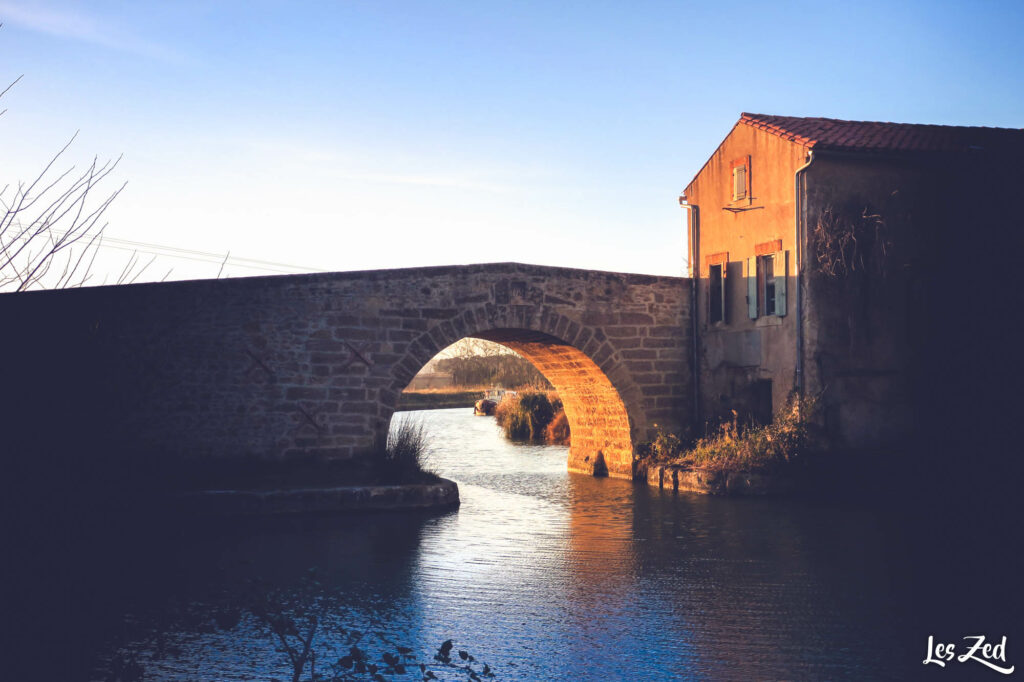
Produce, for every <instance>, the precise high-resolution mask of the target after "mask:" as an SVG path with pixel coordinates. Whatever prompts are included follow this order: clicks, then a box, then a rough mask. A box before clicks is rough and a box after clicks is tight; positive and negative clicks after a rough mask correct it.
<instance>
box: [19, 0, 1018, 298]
mask: <svg viewBox="0 0 1024 682" xmlns="http://www.w3.org/2000/svg"><path fill="white" fill-rule="evenodd" d="M0 21H2V22H3V27H2V28H0V84H2V85H0V89H2V88H3V87H4V86H5V85H6V84H7V83H9V82H11V81H13V80H14V79H15V78H17V77H18V76H21V75H23V76H24V77H23V78H22V80H21V81H19V82H18V83H17V85H16V86H15V87H14V88H13V89H12V90H11V91H10V92H8V93H7V95H5V96H4V98H3V100H2V101H0V109H2V108H6V109H7V112H6V113H5V114H3V116H2V117H0V187H3V185H5V184H7V183H12V182H15V183H16V182H17V181H18V180H24V179H27V178H30V177H34V176H35V175H36V174H37V173H38V172H39V171H40V170H41V169H42V168H43V167H44V166H45V165H46V163H47V162H48V161H49V159H50V157H51V156H52V155H53V154H54V153H55V152H56V151H57V150H58V149H60V148H61V146H63V144H64V143H65V142H66V141H67V140H68V139H69V138H70V137H71V136H72V135H73V134H74V133H75V132H76V131H80V132H79V134H78V137H77V139H76V140H75V142H74V144H73V145H72V147H71V148H70V149H69V151H68V153H67V154H66V156H65V157H63V158H62V159H61V160H60V162H59V163H58V165H60V164H61V163H63V164H64V165H65V166H70V165H72V164H78V166H79V167H81V164H83V163H88V162H89V160H91V159H92V158H93V157H94V156H96V155H98V156H99V157H100V158H101V159H106V158H117V157H119V156H121V157H122V158H121V161H120V163H119V165H118V167H117V169H116V170H115V172H114V174H113V175H112V176H111V177H110V178H108V181H109V188H110V190H111V191H112V190H113V189H116V187H117V186H119V185H120V184H121V183H124V182H127V186H126V188H125V190H124V192H123V193H122V194H121V195H120V196H119V197H118V198H117V200H116V201H115V202H114V203H113V205H112V206H111V208H110V209H109V210H108V212H107V214H106V218H107V220H108V222H109V226H108V227H107V231H106V237H107V239H108V241H107V242H106V244H107V245H106V246H105V247H104V258H103V259H100V260H99V261H98V265H97V266H98V267H99V268H101V269H102V268H108V269H111V268H112V269H115V270H116V269H117V267H119V265H118V263H120V262H121V261H123V260H124V259H125V258H126V257H128V256H129V255H130V250H132V249H137V250H139V251H141V253H140V256H141V257H142V258H143V259H146V260H148V259H149V258H151V255H150V254H151V253H152V254H155V255H156V261H155V262H154V265H153V266H152V267H151V269H150V270H148V271H147V274H146V276H145V277H144V278H152V279H159V278H161V277H164V276H167V277H169V278H170V279H190V278H197V277H216V276H218V275H223V276H232V277H236V276H248V275H262V274H274V273H276V272H302V271H310V270H361V269H376V268H398V267H410V266H423V265H448V264H460V263H479V262H501V261H519V262H526V263H537V264H545V265H562V266H567V267H579V268H589V269H599V270H612V271H623V272H639V273H649V274H658V275H682V274H684V272H685V269H686V253H685V250H686V247H685V235H684V230H685V214H684V212H683V211H682V210H681V209H680V208H679V206H678V195H679V192H680V191H681V190H682V188H683V187H685V186H686V184H687V183H688V182H689V180H690V179H691V178H692V177H693V176H694V175H695V174H696V173H697V171H698V170H699V169H700V167H701V166H702V165H703V163H704V162H705V161H706V160H707V158H708V157H709V156H710V155H711V154H712V152H714V150H715V148H716V147H717V145H718V143H719V142H720V141H721V140H722V139H723V138H724V137H725V135H726V134H728V132H729V130H730V129H731V128H732V126H733V125H734V124H735V122H736V120H737V119H738V118H739V116H740V113H741V112H744V111H747V112H754V113H765V114H780V115H790V116H827V117H833V118H844V119H852V120H882V121H900V122H914V123H936V124H951V125H987V126H1000V127H1021V126H1024V87H1022V86H1024V83H1022V77H1021V74H1022V73H1024V69H1022V67H1024V41H1021V40H1020V38H1019V34H1020V31H1021V29H1022V28H1024V3H1021V2H983V1H981V2H979V1H976V0H975V1H972V2H938V1H936V2H893V1H888V2H877V3H876V2H865V3H857V2H848V3H826V2H820V1H817V2H802V3H788V2H773V3H766V2H757V3H746V2H742V1H735V2H728V3H726V2H643V1H631V2H628V3H627V2H600V1H594V0H591V1H588V2H571V1H568V2H561V1H560V2H549V1H548V2H526V1H524V2H501V1H493V2H492V1H488V2H469V1H464V2H388V1H386V0H366V1H363V0H353V1H347V2H343V1H339V2H325V3H304V2H266V1H248V2H228V1H225V2H216V3H214V2H207V1H203V2H190V1H187V0H186V1H177V2H167V3H158V2H138V1H137V0H136V1H132V2H107V1H102V0H101V1H96V2H56V1H47V2H27V1H23V0H14V1H11V0H0ZM153 245H159V246H160V247H161V248H156V247H154V246H153ZM163 247H171V248H173V249H182V250H187V252H185V251H172V250H169V249H168V248H163ZM124 249H128V250H129V251H125V250H124ZM227 254H230V256H229V257H228V259H227V262H226V264H223V261H224V257H225V256H226V255H227ZM180 256H187V258H183V257H180ZM165 273H166V274H165Z"/></svg>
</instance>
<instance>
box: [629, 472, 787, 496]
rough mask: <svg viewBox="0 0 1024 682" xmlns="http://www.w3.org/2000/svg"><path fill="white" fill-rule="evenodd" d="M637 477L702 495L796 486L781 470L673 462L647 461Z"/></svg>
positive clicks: (775, 492)
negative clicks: (702, 466) (711, 467)
mask: <svg viewBox="0 0 1024 682" xmlns="http://www.w3.org/2000/svg"><path fill="white" fill-rule="evenodd" d="M638 473H639V472H638ZM637 478H638V479H640V480H643V479H646V480H647V484H648V485H652V486H654V487H656V488H661V489H662V490H672V491H681V492H690V493H702V494H704V495H779V494H783V493H789V492H793V490H795V488H796V482H795V481H794V479H793V478H792V477H790V476H786V475H784V474H769V473H762V472H755V471H729V472H725V471H706V470H702V469H694V468H692V467H687V466H681V465H675V464H651V465H647V467H646V472H645V475H638V476H637Z"/></svg>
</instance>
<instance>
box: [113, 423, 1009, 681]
mask: <svg viewBox="0 0 1024 682" xmlns="http://www.w3.org/2000/svg"><path fill="white" fill-rule="evenodd" d="M402 417H409V418H414V419H421V420H423V422H424V424H425V426H426V429H427V431H428V432H429V433H430V435H431V436H432V443H433V452H432V454H431V457H430V462H429V465H430V467H431V468H432V469H433V470H435V471H436V472H437V473H439V474H441V475H443V476H445V477H448V478H451V479H454V480H455V481H457V482H458V484H459V488H460V491H461V496H462V505H461V507H460V508H459V509H458V510H456V511H451V512H446V513H435V514H398V513H377V514H360V515H356V516H346V517H342V518H336V519H318V520H305V521H283V522H282V521H278V522H273V523H269V522H261V523H255V524H247V525H245V526H244V527H230V528H204V529H201V530H200V529H195V530H190V531H189V532H188V533H187V534H185V535H186V537H183V538H179V539H177V540H176V541H175V542H174V543H173V548H174V549H173V551H167V552H166V553H164V554H162V555H160V557H159V560H158V561H156V562H155V563H154V564H153V565H150V566H148V567H141V568H140V567H136V568H137V569H139V570H140V571H141V572H143V573H146V577H145V579H144V580H142V581H141V582H140V584H139V585H136V587H135V593H134V594H135V596H136V597H138V596H139V595H145V596H144V598H134V599H129V598H127V597H125V600H124V601H123V603H124V604H126V606H125V607H124V611H125V612H124V613H123V614H122V618H121V625H120V626H118V627H117V628H111V629H110V631H109V632H105V633H104V634H103V637H102V640H103V643H102V646H101V649H102V650H103V651H104V654H103V655H102V656H101V657H100V658H101V659H102V660H104V661H106V663H105V664H104V667H109V662H110V661H111V659H118V658H120V659H126V658H127V659H130V658H133V657H134V658H135V660H136V661H137V662H138V664H139V665H140V666H142V668H144V670H145V678H144V679H152V680H181V681H185V680H199V679H201V680H207V679H211V680H212V679H216V680H269V679H280V680H285V679H290V673H289V670H290V669H289V667H288V665H287V661H286V660H285V657H284V655H283V654H282V653H280V652H278V651H275V645H274V642H273V640H272V639H271V638H270V637H269V636H268V635H267V632H266V630H265V628H263V627H261V626H260V624H259V623H258V622H256V621H255V620H254V619H252V618H249V617H247V616H245V615H244V614H242V615H241V616H236V618H235V619H229V622H227V623H221V625H222V627H217V626H216V622H217V621H218V618H220V616H213V617H211V615H210V614H218V613H220V612H221V611H222V609H223V608H224V607H225V605H231V604H234V603H235V601H236V600H237V599H239V597H238V595H239V594H240V593H241V590H242V586H243V585H250V584H259V585H263V586H265V587H264V589H267V590H272V591H275V593H279V594H288V593H289V591H290V590H292V591H294V595H293V596H295V597H296V598H300V599H301V598H305V597H304V596H303V595H305V594H306V593H305V592H304V590H306V589H307V588H308V584H307V583H306V582H304V581H307V580H308V578H309V576H310V575H313V576H315V578H316V580H317V581H318V582H319V584H320V587H318V588H316V589H317V590H321V591H322V594H323V595H326V596H325V597H323V598H325V599H328V600H329V603H330V604H331V606H330V614H329V617H328V620H329V626H330V627H328V624H327V622H326V621H325V625H324V629H322V630H321V632H320V633H318V635H317V637H318V640H317V641H319V642H321V643H322V644H323V646H324V649H323V651H324V654H323V656H324V658H322V659H321V661H322V662H323V660H325V658H326V657H328V656H336V655H338V654H337V651H341V652H342V653H344V648H345V647H342V646H341V644H342V643H343V642H344V641H345V640H344V637H343V636H341V635H338V634H333V635H332V634H331V633H332V632H335V633H336V632H337V628H339V627H344V628H346V629H347V631H350V630H351V629H352V628H356V629H358V630H359V631H360V632H363V633H366V634H364V638H363V640H362V641H361V644H360V645H361V646H365V648H367V649H368V650H373V648H374V641H376V638H377V637H378V635H377V634H371V633H378V632H379V633H381V634H383V635H384V636H385V637H386V638H387V639H389V640H390V641H392V642H394V643H398V644H401V645H404V646H407V647H410V648H412V649H414V650H415V651H416V652H417V653H419V654H421V656H420V657H421V658H426V659H429V658H430V657H431V656H432V655H433V653H434V652H435V650H436V649H437V647H438V645H439V644H440V643H441V642H442V641H444V640H446V639H449V638H450V639H453V640H454V641H455V649H456V650H459V649H465V650H467V651H468V652H469V653H471V654H472V655H473V656H474V657H476V658H477V659H478V660H479V661H482V662H486V663H487V664H488V665H489V666H490V667H491V668H492V669H493V670H494V671H495V672H496V673H497V675H498V678H499V679H513V680H668V679H726V680H733V679H734V680H750V679H778V678H786V679H856V680H865V679H907V678H909V677H914V678H916V677H918V676H920V675H922V674H923V673H932V672H933V670H932V668H934V666H933V667H932V668H922V659H923V658H924V656H925V653H926V652H925V645H926V641H927V637H928V635H929V634H936V635H942V636H945V637H946V638H948V639H949V640H950V641H952V640H953V639H956V640H957V641H959V640H960V638H961V637H962V636H964V635H968V634H980V633H981V632H986V633H987V634H989V635H990V637H991V638H996V637H998V636H1000V635H1002V634H1005V633H1003V632H999V631H998V630H999V628H1000V627H1003V626H1004V625H1005V623H1004V622H1003V621H1001V620H999V619H1000V618H1003V617H1004V616H1007V615H1009V614H1007V613H1005V612H1004V611H1002V610H1001V609H1000V608H999V607H998V605H994V604H993V603H991V601H987V600H989V597H990V596H991V595H990V594H989V593H988V592H985V590H979V591H978V592H977V595H978V599H977V600H974V599H972V598H971V597H970V593H971V592H972V591H971V590H967V589H964V581H971V580H976V579H980V578H981V576H987V577H986V578H985V580H987V581H988V583H987V584H991V583H992V581H993V580H994V581H996V584H999V580H1000V578H999V576H998V575H993V573H992V565H991V564H990V563H989V562H988V559H987V558H979V556H978V554H977V552H974V553H973V554H972V555H971V556H973V559H971V558H970V557H968V556H967V553H965V552H961V553H956V552H951V551H948V549H945V548H942V547H938V546H936V542H937V541H938V540H939V539H940V538H941V537H942V536H943V535H944V533H937V532H936V533H930V532H927V531H925V532H924V533H923V534H922V532H919V531H920V529H921V528H927V527H931V525H932V524H930V523H929V520H934V519H935V518H936V517H935V516H934V514H933V513H932V512H931V511H922V510H914V509H913V506H912V505H910V507H911V508H910V509H909V510H900V511H897V510H894V509H893V508H891V507H888V506H884V505H879V504H878V503H877V502H876V501H875V500H872V499H866V498H857V497H856V496H853V497H850V496H845V497H843V498H841V499H831V498H830V496H829V495H819V496H816V497H814V498H811V499H807V498H792V499H732V498H717V497H707V496H698V495H690V494H678V495H677V494H673V493H671V492H664V491H660V490H656V489H652V488H648V487H646V486H642V485H635V484H633V483H630V482H627V481H621V480H612V479H595V478H590V477H587V476H581V475H574V474H568V473H567V472H566V455H567V452H566V448H564V447H559V446H536V445H516V444H512V443H510V442H508V441H506V440H504V439H503V438H502V437H501V436H500V434H499V432H498V431H497V429H496V427H495V425H494V422H493V419H491V418H485V417H474V416H473V415H472V414H471V410H469V409H454V410H432V411H424V412H417V413H407V414H405V415H398V416H396V420H397V419H398V418H402ZM954 532H955V531H954ZM961 547H962V545H961ZM972 552H973V550H972ZM986 556H987V555H986ZM972 561H973V562H974V563H972ZM311 569H312V570H313V573H310V571H311ZM251 581H258V582H257V583H252V582H251ZM303 585H306V586H305V587H304V586H303ZM140 586H141V587H140ZM128 592H131V590H128ZM983 592H984V595H983V594H982V593H983ZM965 595H966V596H965ZM315 598H317V599H319V598H321V597H315ZM979 601H981V602H982V603H980V604H979V603H978V602H979ZM119 603H120V602H119ZM169 614H173V615H169ZM211 621H212V622H214V625H211V624H210V623H211ZM330 628H334V630H330ZM974 629H978V630H980V632H979V633H973V632H972V630H974ZM332 637H334V638H335V639H336V643H337V644H338V645H339V646H338V648H337V650H336V651H334V652H333V653H332V652H331V651H330V648H331V647H330V645H331V643H332V641H331V638H332ZM1014 644H1015V643H1013V642H1011V644H1010V646H1011V647H1012V646H1013V645H1014ZM117 652H119V653H117ZM1011 654H1012V651H1011ZM334 660H336V659H334ZM940 672H941V671H940ZM947 672H950V676H949V678H948V679H963V678H962V677H958V676H956V675H954V674H953V673H954V672H955V671H947ZM964 672H970V673H974V674H984V673H988V672H990V671H987V670H985V669H982V668H981V667H980V666H979V667H978V669H977V670H969V671H968V670H965V671H964ZM104 674H108V673H104V672H96V673H95V676H96V679H103V675H104ZM993 675H994V677H1000V676H998V675H995V674H994V673H993ZM303 679H307V678H305V677H304V678H303ZM396 679H419V677H418V676H416V675H411V674H410V675H409V676H408V677H407V678H404V677H401V676H400V677H398V678H396ZM936 679H938V677H936Z"/></svg>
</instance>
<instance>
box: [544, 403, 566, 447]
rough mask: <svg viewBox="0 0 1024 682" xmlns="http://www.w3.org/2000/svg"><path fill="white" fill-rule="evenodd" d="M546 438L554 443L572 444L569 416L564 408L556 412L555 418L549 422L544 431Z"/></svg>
mask: <svg viewBox="0 0 1024 682" xmlns="http://www.w3.org/2000/svg"><path fill="white" fill-rule="evenodd" d="M544 436H545V440H546V441H547V442H548V443H550V444H552V445H572V435H571V434H570V433H569V418H568V417H566V416H565V411H564V410H559V411H558V412H556V413H555V417H554V419H552V420H551V423H550V424H548V428H547V429H546V430H545V431H544Z"/></svg>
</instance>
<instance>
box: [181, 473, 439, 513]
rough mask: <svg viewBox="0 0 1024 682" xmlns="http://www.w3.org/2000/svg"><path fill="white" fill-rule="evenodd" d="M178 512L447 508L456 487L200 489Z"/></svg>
mask: <svg viewBox="0 0 1024 682" xmlns="http://www.w3.org/2000/svg"><path fill="white" fill-rule="evenodd" d="M179 504H180V505H181V508H182V510H183V511H186V512H189V513H193V514H201V515H211V516H278V515H287V514H325V513H335V512H354V511H384V510H411V509H447V508H453V507H457V506H458V505H459V486H458V485H456V483H455V482H454V481H449V480H447V479H441V480H440V481H438V482H437V483H413V484H407V485H364V486H343V487H336V488H294V489H283V490H204V491H202V492H197V493H189V494H187V495H184V496H182V497H181V498H179Z"/></svg>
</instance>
